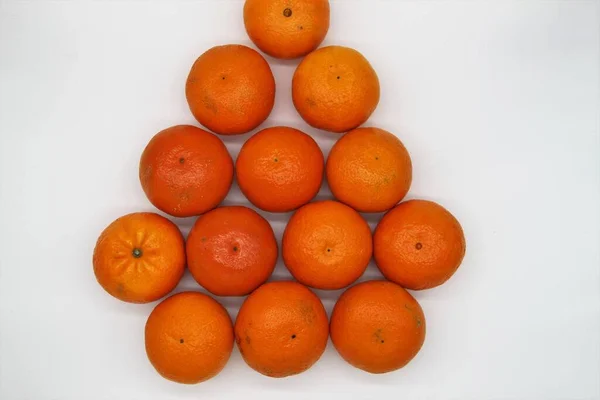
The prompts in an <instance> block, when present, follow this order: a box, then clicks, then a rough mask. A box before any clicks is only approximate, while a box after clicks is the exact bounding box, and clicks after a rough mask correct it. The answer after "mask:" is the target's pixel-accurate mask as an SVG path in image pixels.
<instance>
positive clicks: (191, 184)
mask: <svg viewBox="0 0 600 400" xmlns="http://www.w3.org/2000/svg"><path fill="white" fill-rule="evenodd" d="M232 181H233V160H232V159H231V156H230V155H229V153H228V152H227V148H226V147H225V145H224V144H223V142H222V141H221V140H220V139H219V138H218V137H216V136H215V135H213V134H211V133H208V132H206V131H204V130H202V129H200V128H196V127H195V126H190V125H178V126H174V127H171V128H168V129H165V130H164V131H162V132H159V133H158V134H156V136H154V137H153V138H152V140H150V142H149V143H148V145H147V146H146V148H145V149H144V152H143V154H142V158H141V160H140V182H141V183H142V188H143V189H144V192H145V193H146V196H147V197H148V200H150V202H151V203H152V204H153V205H154V206H155V207H156V208H158V209H159V210H161V211H164V212H166V213H167V214H170V215H173V216H175V217H191V216H193V215H200V214H203V213H205V212H206V211H208V210H211V209H213V208H215V207H216V206H217V205H218V204H219V203H220V202H221V201H223V199H224V198H225V196H227V192H229V188H230V187H231V182H232Z"/></svg>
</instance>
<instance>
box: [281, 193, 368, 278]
mask: <svg viewBox="0 0 600 400" xmlns="http://www.w3.org/2000/svg"><path fill="white" fill-rule="evenodd" d="M372 240H373V239H372V237H371V230H370V228H369V225H368V224H367V222H366V221H365V220H364V219H363V218H362V217H361V216H360V214H359V213H357V212H356V211H354V210H353V209H352V208H350V207H348V206H347V205H345V204H342V203H338V202H337V201H321V202H315V203H309V204H307V205H305V206H303V207H302V208H300V209H299V210H298V211H296V213H295V214H294V215H293V216H292V218H290V221H289V222H288V224H287V226H286V228H285V232H284V234H283V260H284V262H285V265H286V266H287V268H288V269H289V270H290V272H291V273H292V275H293V276H294V278H296V279H297V280H298V281H299V282H300V283H303V284H305V285H307V286H311V287H314V288H317V289H332V290H333V289H341V288H344V287H346V286H348V285H350V284H351V283H352V282H354V281H355V280H357V279H358V278H359V277H360V276H361V275H362V274H363V272H365V269H366V268H367V266H368V265H369V261H370V259H371V255H372V252H373V245H372V244H373V242H372Z"/></svg>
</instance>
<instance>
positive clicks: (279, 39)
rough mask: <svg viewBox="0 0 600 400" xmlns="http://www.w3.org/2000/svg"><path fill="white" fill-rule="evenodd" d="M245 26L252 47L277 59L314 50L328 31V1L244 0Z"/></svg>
mask: <svg viewBox="0 0 600 400" xmlns="http://www.w3.org/2000/svg"><path fill="white" fill-rule="evenodd" d="M244 24H245V25H246V31H247V32H248V36H250V39H252V41H253V42H254V44H255V45H256V46H257V47H258V48H259V49H261V50H262V51H264V52H265V53H267V54H268V55H270V56H273V57H276V58H287V59H289V58H296V57H301V56H304V55H306V54H308V53H310V52H311V51H313V50H314V49H316V48H317V47H318V46H319V45H320V44H321V42H322V41H323V39H325V35H327V31H328V30H329V1H328V0H246V3H245V4H244Z"/></svg>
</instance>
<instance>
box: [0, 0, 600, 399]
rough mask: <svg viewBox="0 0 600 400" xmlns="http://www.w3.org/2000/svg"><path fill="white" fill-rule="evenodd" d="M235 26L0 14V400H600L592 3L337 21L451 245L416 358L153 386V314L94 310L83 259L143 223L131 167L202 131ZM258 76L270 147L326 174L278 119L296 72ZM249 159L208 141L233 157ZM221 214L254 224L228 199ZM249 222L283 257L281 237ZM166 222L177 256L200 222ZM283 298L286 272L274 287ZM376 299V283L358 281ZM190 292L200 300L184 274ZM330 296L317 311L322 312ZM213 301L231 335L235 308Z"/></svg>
mask: <svg viewBox="0 0 600 400" xmlns="http://www.w3.org/2000/svg"><path fill="white" fill-rule="evenodd" d="M242 6H243V2H242V1H241V0H213V1H211V0H204V1H202V0H197V1H191V0H190V1H167V0H162V1H116V0H115V1H82V2H75V1H51V2H42V1H15V0H4V1H1V0H0V399H2V400H21V399H24V400H29V399H32V400H71V399H73V400H81V399H86V400H100V399H111V400H121V399H123V400H133V399H144V400H151V399H161V400H166V399H209V398H215V397H219V398H231V399H237V398H242V396H245V397H248V398H260V399H278V400H281V399H282V398H283V399H306V398H312V399H318V398H323V399H330V398H332V394H333V393H342V392H345V393H346V395H345V398H356V399H363V398H364V399H368V398H373V399H388V398H399V399H411V398H423V399H446V398H448V399H450V398H452V399H598V398H600V250H599V244H600V162H599V159H600V132H599V131H600V126H599V125H600V123H599V110H600V81H599V71H600V32H599V25H600V17H599V13H600V7H599V5H598V2H597V1H519V2H517V1H482V2H474V1H391V0H390V1H384V0H380V1H367V0H364V1H358V0H344V1H343V0H337V1H332V7H331V11H332V19H331V30H330V32H329V35H328V36H327V39H326V42H325V44H342V45H347V46H352V47H355V48H356V49H358V50H359V51H361V52H362V53H363V54H364V55H365V56H366V57H367V58H368V59H369V60H370V61H371V63H372V64H373V66H374V68H375V69H376V71H377V72H378V74H379V78H380V81H381V86H382V88H381V93H382V97H381V102H380V105H379V107H378V109H377V110H376V112H375V113H374V114H373V116H372V117H371V119H370V120H369V121H368V123H367V125H374V126H378V127H381V128H384V129H387V130H389V131H391V132H394V133H395V134H397V135H398V137H400V138H401V140H402V141H403V142H404V143H405V145H406V147H407V148H408V149H409V151H410V152H411V155H412V158H413V164H414V184H413V187H412V190H411V192H410V194H409V198H426V199H432V200H435V201H438V202H439V203H441V204H442V205H444V206H445V207H447V208H448V209H449V210H451V211H452V212H453V213H454V214H455V215H456V217H457V218H458V219H459V220H460V221H461V223H462V225H463V227H464V230H465V233H466V237H467V255H466V258H465V260H464V263H463V265H462V267H461V268H460V269H459V271H458V272H457V273H456V275H455V276H454V277H453V278H452V279H451V280H450V281H449V282H448V283H447V284H446V285H444V286H442V287H440V288H437V289H433V290H429V291H424V292H419V293H415V296H416V298H417V299H418V300H419V302H420V303H421V304H422V306H423V309H424V311H425V314H426V317H427V324H428V326H427V328H428V331H427V338H426V342H425V345H424V347H423V349H422V351H421V352H420V353H419V355H418V356H417V357H416V358H415V360H414V361H413V362H412V363H410V364H409V365H408V366H407V367H406V368H404V369H403V370H400V371H397V372H394V373H390V374H386V375H380V376H374V375H369V374H366V373H364V372H362V371H359V370H356V369H353V368H352V367H350V366H349V365H347V364H346V363H345V362H343V361H342V360H341V359H340V357H339V356H338V355H337V354H336V352H335V350H334V349H333V347H332V346H331V344H330V345H329V347H328V348H327V351H326V353H325V354H324V356H323V358H322V359H321V360H320V361H319V362H318V363H317V364H316V365H315V366H314V367H313V368H312V369H310V370H309V371H307V372H306V373H304V374H301V375H299V376H295V377H291V378H287V379H281V380H276V379H270V378H266V377H263V376H261V375H259V374H258V373H256V372H254V371H253V370H251V369H250V368H249V367H247V366H246V365H245V363H244V362H243V361H242V359H241V357H240V354H239V352H238V350H237V349H234V352H233V354H232V357H231V360H230V362H229V364H228V365H227V367H226V368H225V369H224V370H223V372H222V373H221V374H220V375H219V376H218V377H216V378H215V379H212V380H210V381H208V382H206V383H202V384H200V385H196V386H184V385H178V384H175V383H171V382H168V381H166V380H164V379H162V378H161V377H160V376H159V375H158V374H157V373H156V372H155V371H154V369H153V368H152V366H151V365H150V363H149V362H148V361H147V358H146V355H145V351H144V336H143V330H144V324H145V322H146V318H147V316H148V314H149V313H150V311H151V310H152V308H153V307H154V306H155V304H148V305H131V304H125V303H121V302H119V301H117V300H115V299H113V298H111V297H110V296H109V295H107V294H106V293H105V292H104V291H103V290H102V289H101V288H100V286H99V285H98V284H97V283H96V281H95V278H94V275H93V272H92V264H91V258H92V250H93V247H94V244H95V240H96V238H97V236H98V234H99V233H100V232H101V230H102V229H103V228H104V227H105V226H106V225H107V224H108V223H110V222H111V221H112V220H113V219H115V218H117V217H119V216H120V215H122V214H125V213H129V212H133V211H140V210H146V211H151V210H153V208H152V206H151V205H150V204H149V202H148V201H147V200H146V198H145V196H144V194H143V192H142V190H141V188H140V185H139V182H138V177H137V176H138V169H137V167H138V160H139V157H140V154H141V152H142V150H143V148H144V146H145V144H146V143H147V141H148V140H149V139H150V138H151V137H152V135H154V134H155V133H156V132H158V131H159V130H162V129H164V128H166V127H168V126H171V125H175V124H182V123H195V121H194V120H193V118H192V116H191V114H190V112H189V111H188V108H187V104H186V101H185V97H184V83H185V79H186V77H187V73H188V71H189V68H190V66H191V65H192V63H193V61H194V60H195V58H196V57H197V56H199V55H200V54H201V53H202V52H204V51H205V50H207V49H208V48H210V47H212V46H214V45H217V44H226V43H244V44H248V45H251V43H250V41H249V40H248V38H247V36H246V34H245V31H244V28H243V23H242ZM268 61H269V62H270V63H271V66H272V69H273V72H274V74H275V77H276V81H277V99H276V100H277V102H276V106H275V109H274V110H273V113H272V115H271V117H270V118H269V119H268V120H267V121H266V122H265V124H264V125H263V127H266V126H273V125H290V126H294V127H298V128H300V129H302V130H304V131H306V132H308V133H310V134H312V135H313V136H314V137H315V138H316V139H317V140H318V142H319V144H320V145H321V146H322V148H323V150H324V152H325V153H327V152H328V151H329V148H330V147H331V145H332V144H333V142H334V141H335V140H336V138H337V136H336V135H334V134H329V133H325V132H319V131H316V130H314V129H310V128H309V127H308V126H307V125H306V124H305V123H304V122H303V121H302V120H301V119H300V118H299V116H298V115H297V113H296V112H295V110H294V108H293V105H292V101H291V94H290V83H291V77H292V74H293V72H294V68H295V66H296V65H297V61H293V62H287V61H284V62H282V61H277V60H274V59H271V58H268ZM247 137H248V135H244V136H242V137H236V138H224V140H225V142H226V144H227V146H228V148H229V149H230V151H231V153H232V155H233V156H234V157H235V156H236V155H237V153H238V151H239V148H240V146H241V144H242V143H243V141H244V140H245V139H247ZM329 197H330V193H329V191H328V190H327V188H326V187H324V188H323V190H322V191H321V193H320V194H319V198H329ZM225 204H246V205H247V204H248V202H247V201H246V200H245V199H244V198H243V196H242V195H241V194H240V192H239V190H238V189H237V187H234V189H233V190H232V192H231V193H230V194H229V196H228V197H227V199H226V201H225ZM263 215H265V216H267V218H268V219H269V221H270V222H271V223H272V225H273V227H274V229H275V231H276V234H277V236H278V238H280V237H281V233H282V231H283V229H284V226H285V221H286V220H287V218H288V217H289V215H273V214H271V215H269V214H264V213H263ZM366 218H367V219H368V221H369V223H370V224H371V226H372V227H374V226H375V225H376V223H377V221H378V219H379V218H380V215H370V216H367V217H366ZM176 222H177V223H178V224H179V226H180V227H181V228H182V230H183V231H184V232H185V233H186V234H187V232H188V231H189V228H190V227H191V225H192V223H193V222H194V220H193V219H182V220H177V221H176ZM288 277H289V274H288V273H287V271H286V270H285V267H284V266H283V265H282V263H281V262H280V263H279V264H278V267H277V269H276V271H275V274H274V276H273V278H272V279H285V278H288ZM377 277H380V275H379V273H378V271H377V269H376V268H375V267H374V265H371V266H370V267H369V269H368V271H367V272H366V274H365V276H364V277H363V278H362V279H363V280H365V279H371V278H377ZM186 289H193V290H199V287H198V286H197V284H196V283H195V282H194V281H193V280H192V279H191V277H190V276H189V275H186V276H185V278H184V280H183V281H182V282H181V284H180V285H179V287H178V288H177V291H182V290H186ZM339 294H340V292H339V291H336V292H319V295H320V296H321V298H322V299H323V302H324V304H325V306H326V308H327V310H328V312H330V311H331V308H332V307H333V304H334V302H335V300H336V298H337V297H338V296H339ZM219 300H220V301H221V302H222V303H223V304H224V305H225V306H226V307H227V309H228V311H229V312H230V314H231V316H232V317H233V318H234V317H235V315H236V313H237V309H238V307H239V305H240V303H241V300H242V299H239V298H221V299H219Z"/></svg>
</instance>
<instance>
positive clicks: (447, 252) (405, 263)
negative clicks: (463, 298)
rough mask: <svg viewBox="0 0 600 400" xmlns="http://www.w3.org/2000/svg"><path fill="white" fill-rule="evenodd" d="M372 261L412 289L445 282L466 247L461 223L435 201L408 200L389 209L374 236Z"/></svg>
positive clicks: (458, 264)
mask: <svg viewBox="0 0 600 400" xmlns="http://www.w3.org/2000/svg"><path fill="white" fill-rule="evenodd" d="M373 241H374V249H375V252H374V254H375V262H376V263H377V266H378V267H379V270H380V271H381V273H382V274H383V275H384V276H385V277H386V278H387V279H389V280H390V281H392V282H396V283H398V284H399V285H401V286H402V287H405V288H407V289H413V290H421V289H430V288H433V287H436V286H439V285H441V284H442V283H444V282H446V281H447V280H448V279H450V277H451V276H452V275H453V274H454V273H455V272H456V270H457V269H458V267H459V266H460V264H461V262H462V260H463V258H464V256H465V250H466V242H465V236H464V233H463V230H462V227H461V226H460V223H459V222H458V221H457V220H456V218H454V216H453V215H452V214H450V212H448V211H447V210H446V209H445V208H443V207H442V206H440V205H439V204H437V203H434V202H432V201H426V200H410V201H407V202H404V203H401V204H399V205H398V206H396V207H395V208H393V209H392V210H390V211H389V212H388V213H387V214H386V215H385V216H384V217H383V218H382V219H381V221H380V222H379V225H378V226H377V228H376V230H375V235H374V238H373Z"/></svg>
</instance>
